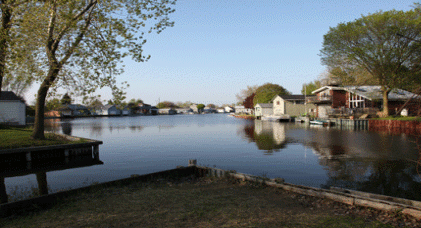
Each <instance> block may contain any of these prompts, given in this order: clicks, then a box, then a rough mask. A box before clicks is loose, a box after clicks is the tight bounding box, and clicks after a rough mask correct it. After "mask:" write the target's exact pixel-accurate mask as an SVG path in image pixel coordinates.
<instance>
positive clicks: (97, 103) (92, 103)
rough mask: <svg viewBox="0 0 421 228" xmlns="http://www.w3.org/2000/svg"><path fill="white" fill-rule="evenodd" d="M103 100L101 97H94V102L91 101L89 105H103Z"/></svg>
mask: <svg viewBox="0 0 421 228" xmlns="http://www.w3.org/2000/svg"><path fill="white" fill-rule="evenodd" d="M102 106H103V104H102V101H100V100H99V99H94V100H93V101H92V102H90V104H89V107H102Z"/></svg>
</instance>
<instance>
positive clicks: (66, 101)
mask: <svg viewBox="0 0 421 228" xmlns="http://www.w3.org/2000/svg"><path fill="white" fill-rule="evenodd" d="M60 103H61V104H62V105H68V104H71V103H72V98H71V97H70V95H69V94H68V93H66V94H64V95H63V97H62V98H61V100H60Z"/></svg>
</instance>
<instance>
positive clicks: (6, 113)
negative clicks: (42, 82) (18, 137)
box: [0, 101, 26, 125]
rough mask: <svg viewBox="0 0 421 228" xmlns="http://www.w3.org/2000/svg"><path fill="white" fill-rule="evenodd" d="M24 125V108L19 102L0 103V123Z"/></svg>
mask: <svg viewBox="0 0 421 228" xmlns="http://www.w3.org/2000/svg"><path fill="white" fill-rule="evenodd" d="M1 122H6V123H7V122H9V123H13V122H17V123H18V124H19V125H25V124H26V107H25V104H24V103H22V102H20V101H0V123H1Z"/></svg>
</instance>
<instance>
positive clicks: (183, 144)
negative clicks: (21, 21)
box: [5, 114, 421, 200]
mask: <svg viewBox="0 0 421 228" xmlns="http://www.w3.org/2000/svg"><path fill="white" fill-rule="evenodd" d="M46 128H47V129H46V130H49V131H54V132H58V133H63V134H68V135H73V136H80V137H85V138H91V139H96V140H101V141H103V142H104V144H103V145H101V146H100V160H101V161H102V162H104V164H103V165H95V166H89V167H82V168H74V169H66V170H58V171H51V172H48V173H47V180H48V187H49V189H50V192H55V191H59V190H60V189H68V188H75V187H81V186H86V185H90V184H93V183H97V182H105V181H110V180H116V179H119V178H126V177H129V176H131V175H133V174H146V173H151V172H157V171H161V170H166V169H172V168H175V167H176V166H178V165H187V161H188V160H189V159H197V160H198V164H199V165H205V166H211V167H217V168H221V169H227V170H237V171H238V172H242V173H248V174H253V175H259V176H266V177H269V178H275V177H281V178H284V179H285V181H286V182H288V183H293V184H300V185H306V186H312V187H319V188H328V187H329V186H336V187H342V188H349V189H356V190H361V191H366V192H372V193H379V194H385V195H391V196H397V197H403V198H408V199H416V200H421V194H419V193H420V192H421V178H420V175H419V174H418V173H417V160H418V156H419V155H418V153H419V151H418V150H417V147H416V144H415V143H414V142H413V141H414V140H415V138H413V137H410V136H408V135H404V134H399V135H388V134H385V133H376V132H368V131H353V130H339V129H335V128H326V127H313V126H308V125H305V124H295V123H279V122H265V121H260V120H256V121H250V120H243V119H236V118H233V117H229V116H227V115H226V114H207V115H174V116H136V117H131V116H127V117H102V118H80V119H64V120H59V119H55V120H48V121H47V122H46ZM420 170H421V168H420ZM5 184H6V187H7V192H8V193H9V194H12V193H13V194H19V191H21V192H25V191H26V192H27V190H28V189H32V188H33V187H36V186H37V178H36V175H25V176H19V177H9V178H6V179H5Z"/></svg>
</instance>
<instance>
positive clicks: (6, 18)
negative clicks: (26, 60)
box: [0, 1, 12, 94]
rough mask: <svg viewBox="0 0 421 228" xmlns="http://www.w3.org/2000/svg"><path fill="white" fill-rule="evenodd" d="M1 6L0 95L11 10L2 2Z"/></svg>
mask: <svg viewBox="0 0 421 228" xmlns="http://www.w3.org/2000/svg"><path fill="white" fill-rule="evenodd" d="M3 4H4V5H3V6H1V13H2V15H1V28H0V94H1V87H2V85H3V77H4V72H5V68H6V55H7V54H6V53H7V39H9V30H10V27H11V25H12V24H11V21H12V9H11V8H10V7H8V6H7V2H5V1H3Z"/></svg>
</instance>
